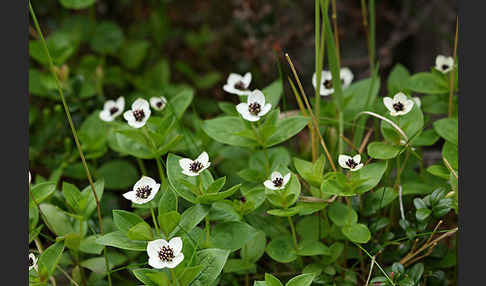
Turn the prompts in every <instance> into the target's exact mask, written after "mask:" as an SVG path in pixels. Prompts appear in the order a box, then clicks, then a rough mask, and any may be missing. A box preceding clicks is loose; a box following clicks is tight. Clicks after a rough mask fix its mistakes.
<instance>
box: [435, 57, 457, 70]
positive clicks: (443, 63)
mask: <svg viewBox="0 0 486 286" xmlns="http://www.w3.org/2000/svg"><path fill="white" fill-rule="evenodd" d="M453 68H454V59H453V58H452V57H446V56H443V55H438V56H437V57H436V58H435V69H436V70H438V71H440V72H441V73H444V74H445V73H448V72H450V71H451V70H452V69H453Z"/></svg>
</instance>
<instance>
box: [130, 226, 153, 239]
mask: <svg viewBox="0 0 486 286" xmlns="http://www.w3.org/2000/svg"><path fill="white" fill-rule="evenodd" d="M127 236H128V238H130V239H132V240H144V241H149V240H152V238H153V232H152V227H150V225H149V224H148V223H146V222H139V223H137V224H136V225H134V226H132V227H131V228H130V229H129V230H128V233H127Z"/></svg>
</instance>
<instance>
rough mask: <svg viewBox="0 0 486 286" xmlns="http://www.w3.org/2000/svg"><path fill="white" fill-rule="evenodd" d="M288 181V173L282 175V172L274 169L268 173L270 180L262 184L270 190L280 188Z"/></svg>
mask: <svg viewBox="0 0 486 286" xmlns="http://www.w3.org/2000/svg"><path fill="white" fill-rule="evenodd" d="M289 181H290V173H287V175H285V176H283V177H282V174H280V173H279V172H276V171H275V172H273V173H272V175H270V180H266V181H265V182H264V183H263V184H264V185H265V187H267V188H268V189H270V190H281V189H284V188H285V186H286V185H287V183H288V182H289Z"/></svg>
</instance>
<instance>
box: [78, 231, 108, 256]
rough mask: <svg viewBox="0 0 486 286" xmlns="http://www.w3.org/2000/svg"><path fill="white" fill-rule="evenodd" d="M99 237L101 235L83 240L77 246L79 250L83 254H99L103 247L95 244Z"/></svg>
mask: <svg viewBox="0 0 486 286" xmlns="http://www.w3.org/2000/svg"><path fill="white" fill-rule="evenodd" d="M100 236H101V235H98V234H95V235H91V236H88V237H85V238H83V239H82V240H81V243H80V244H79V250H80V251H82V252H84V253H90V254H101V251H102V250H103V246H102V245H99V244H98V243H96V239H98V238H99V237H100Z"/></svg>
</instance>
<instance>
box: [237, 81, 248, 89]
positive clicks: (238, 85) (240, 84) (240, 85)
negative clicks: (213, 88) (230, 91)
mask: <svg viewBox="0 0 486 286" xmlns="http://www.w3.org/2000/svg"><path fill="white" fill-rule="evenodd" d="M235 88H236V89H238V90H246V87H245V83H243V82H242V81H241V80H240V81H239V82H237V83H236V84H235Z"/></svg>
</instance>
